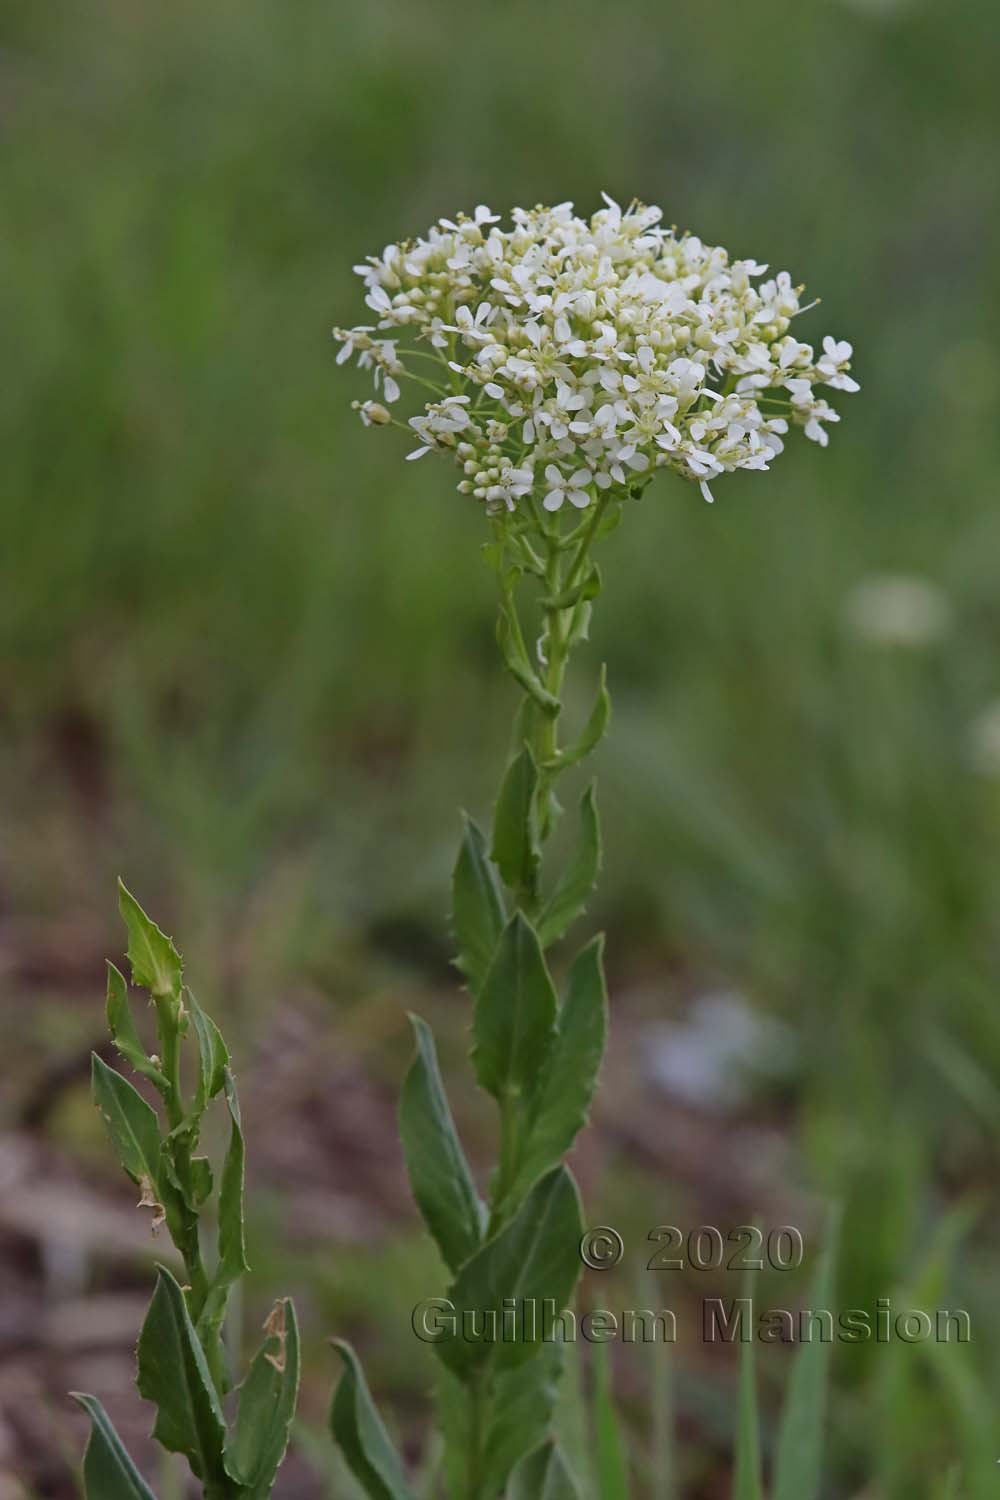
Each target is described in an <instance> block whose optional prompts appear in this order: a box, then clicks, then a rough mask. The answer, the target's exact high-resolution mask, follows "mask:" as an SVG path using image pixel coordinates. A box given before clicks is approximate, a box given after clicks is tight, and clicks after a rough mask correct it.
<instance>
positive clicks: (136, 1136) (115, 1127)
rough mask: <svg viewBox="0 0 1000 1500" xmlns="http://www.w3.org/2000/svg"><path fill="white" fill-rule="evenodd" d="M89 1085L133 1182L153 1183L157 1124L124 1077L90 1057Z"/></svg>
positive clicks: (157, 1158) (157, 1149) (156, 1171)
mask: <svg viewBox="0 0 1000 1500" xmlns="http://www.w3.org/2000/svg"><path fill="white" fill-rule="evenodd" d="M90 1077H91V1087H92V1091H93V1096H94V1103H95V1104H96V1105H97V1108H98V1109H99V1111H100V1113H101V1118H102V1119H103V1121H104V1124H105V1126H106V1128H107V1132H108V1135H109V1136H110V1137H111V1140H112V1142H113V1144H114V1146H115V1148H116V1149H117V1151H118V1156H119V1159H120V1161H121V1164H122V1166H123V1167H124V1168H125V1171H126V1172H127V1173H128V1175H129V1176H130V1177H131V1179H132V1181H133V1182H135V1183H138V1184H139V1185H140V1186H143V1185H144V1183H148V1184H149V1185H150V1186H151V1187H153V1186H155V1185H156V1184H157V1182H158V1180H159V1173H160V1144H161V1143H160V1124H159V1121H158V1120H157V1118H156V1111H155V1110H153V1109H151V1108H150V1106H149V1105H148V1104H147V1103H146V1101H145V1099H144V1098H143V1097H142V1095H141V1094H140V1093H138V1091H137V1090H136V1089H135V1088H133V1086H132V1084H130V1083H129V1081H128V1079H127V1078H123V1077H122V1075H121V1074H120V1073H117V1072H115V1069H114V1068H109V1067H108V1065H107V1063H106V1062H104V1061H102V1059H101V1058H99V1057H98V1055H97V1053H96V1052H95V1053H93V1054H92V1056H91V1073H90Z"/></svg>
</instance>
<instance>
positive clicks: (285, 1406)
mask: <svg viewBox="0 0 1000 1500" xmlns="http://www.w3.org/2000/svg"><path fill="white" fill-rule="evenodd" d="M299 1373H300V1359H299V1329H298V1324H297V1323H296V1320H295V1308H294V1307H293V1305H292V1303H291V1301H290V1300H289V1299H288V1298H283V1299H282V1300H281V1301H280V1302H276V1303H275V1304H274V1307H273V1308H272V1310H271V1314H270V1316H269V1317H268V1320H267V1322H266V1323H265V1324H264V1342H263V1343H262V1344H261V1346H260V1348H259V1349H258V1350H257V1353H256V1354H255V1355H254V1357H253V1362H252V1363H251V1365H250V1369H249V1370H248V1371H247V1375H246V1379H245V1380H244V1381H243V1384H242V1385H241V1386H240V1404H239V1411H238V1413H237V1417H236V1427H235V1430H234V1432H233V1436H232V1439H231V1441H230V1443H229V1446H228V1447H227V1449H226V1468H227V1469H228V1471H229V1473H230V1474H231V1475H232V1477H233V1478H234V1479H235V1480H236V1481H237V1482H238V1483H239V1484H243V1485H246V1487H247V1489H248V1491H249V1494H248V1496H247V1500H267V1496H268V1495H270V1493H271V1489H272V1486H273V1485H274V1479H275V1475H276V1474H277V1472H278V1469H279V1468H280V1466H281V1461H282V1459H283V1458H284V1456H285V1452H286V1449H287V1448H288V1437H289V1433H290V1431H291V1426H292V1420H293V1418H294V1416H295V1405H296V1401H297V1399H298V1393H299Z"/></svg>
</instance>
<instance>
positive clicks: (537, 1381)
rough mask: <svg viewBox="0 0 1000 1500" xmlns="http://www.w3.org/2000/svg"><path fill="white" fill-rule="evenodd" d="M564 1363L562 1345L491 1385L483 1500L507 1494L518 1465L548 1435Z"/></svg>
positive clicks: (543, 1350) (502, 1374)
mask: <svg viewBox="0 0 1000 1500" xmlns="http://www.w3.org/2000/svg"><path fill="white" fill-rule="evenodd" d="M562 1364H563V1346H562V1344H559V1343H549V1344H544V1345H543V1346H542V1348H541V1350H540V1351H539V1354H538V1357H537V1359H532V1360H531V1361H529V1363H528V1364H526V1365H522V1366H519V1367H518V1368H517V1369H514V1370H505V1371H501V1372H500V1373H499V1374H498V1375H497V1376H496V1377H495V1379H494V1380H493V1381H492V1383H491V1387H490V1394H489V1403H488V1407H487V1413H486V1421H485V1424H484V1425H485V1430H486V1434H487V1436H486V1442H485V1444H484V1447H483V1476H484V1478H483V1486H482V1488H483V1494H484V1497H485V1496H490V1495H494V1494H496V1495H499V1494H502V1493H506V1488H505V1487H506V1485H507V1482H508V1479H510V1478H511V1471H512V1470H513V1469H514V1466H515V1465H518V1469H520V1467H521V1464H520V1463H519V1460H523V1459H524V1458H525V1455H527V1454H529V1453H530V1452H531V1450H532V1449H533V1448H535V1447H536V1446H537V1445H538V1444H539V1443H541V1442H544V1440H545V1438H546V1437H547V1436H548V1435H549V1430H550V1427H551V1424H552V1414H553V1411H554V1410H555V1404H556V1397H557V1395H558V1391H559V1378H560V1375H561V1372H562ZM526 1493H531V1492H530V1491H528V1492H526ZM571 1493H572V1492H571Z"/></svg>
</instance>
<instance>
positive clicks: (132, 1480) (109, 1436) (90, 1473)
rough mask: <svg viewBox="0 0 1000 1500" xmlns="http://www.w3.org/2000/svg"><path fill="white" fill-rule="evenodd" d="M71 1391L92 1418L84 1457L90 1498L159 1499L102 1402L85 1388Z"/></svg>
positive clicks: (100, 1499) (86, 1486) (88, 1497)
mask: <svg viewBox="0 0 1000 1500" xmlns="http://www.w3.org/2000/svg"><path fill="white" fill-rule="evenodd" d="M70 1394H71V1395H72V1397H73V1400H74V1401H79V1403H80V1405H81V1406H82V1407H83V1409H84V1411H85V1412H86V1413H87V1415H88V1417H89V1418H90V1440H89V1442H88V1443H87V1451H86V1453H85V1455H84V1459H83V1486H84V1493H85V1495H86V1497H87V1500H156V1496H155V1495H154V1494H153V1491H152V1490H151V1489H150V1488H149V1485H148V1484H147V1483H146V1481H145V1480H144V1479H143V1477H142V1475H141V1474H140V1473H139V1471H138V1469H137V1468H136V1466H135V1464H134V1463H133V1462H132V1460H131V1458H130V1457H129V1455H128V1452H127V1451H126V1449H125V1446H124V1444H123V1443H122V1440H121V1438H120V1437H119V1436H118V1434H117V1432H116V1431H115V1429H114V1427H113V1426H112V1425H111V1420H110V1418H109V1417H108V1414H107V1412H106V1411H105V1410H104V1407H103V1406H102V1405H101V1403H100V1402H99V1401H98V1400H97V1399H96V1397H94V1396H87V1395H84V1393H83V1392H82V1391H71V1392H70Z"/></svg>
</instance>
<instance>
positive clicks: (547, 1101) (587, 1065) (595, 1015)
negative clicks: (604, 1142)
mask: <svg viewBox="0 0 1000 1500" xmlns="http://www.w3.org/2000/svg"><path fill="white" fill-rule="evenodd" d="M603 948H604V939H603V937H596V938H594V939H593V941H592V942H590V943H588V944H587V946H586V948H584V949H583V951H582V952H581V953H580V954H579V956H578V957H577V959H576V962H575V963H574V965H573V967H572V969H571V970H570V973H569V979H568V981H567V985H566V998H565V999H564V1001H563V1003H562V1006H561V1007H560V1010H559V1015H558V1019H557V1025H556V1036H555V1041H554V1042H553V1043H552V1046H551V1048H550V1051H549V1055H548V1061H547V1064H546V1065H544V1066H543V1068H542V1076H541V1082H540V1085H539V1088H538V1091H537V1094H536V1096H535V1099H534V1102H533V1104H532V1107H531V1112H530V1114H529V1118H528V1125H527V1128H526V1131H525V1144H524V1145H523V1146H522V1148H521V1154H520V1161H519V1164H518V1168H517V1172H516V1175H515V1180H514V1184H513V1188H512V1196H513V1197H515V1198H517V1197H519V1196H520V1195H521V1193H522V1192H524V1191H525V1190H526V1189H527V1188H529V1187H530V1186H531V1184H532V1182H534V1181H535V1179H536V1178H537V1177H539V1176H540V1175H541V1173H542V1172H544V1171H546V1169H547V1168H549V1167H551V1166H552V1165H553V1163H555V1162H557V1161H559V1160H560V1159H561V1158H562V1157H563V1156H565V1154H566V1152H567V1151H568V1150H569V1149H570V1147H571V1146H572V1144H573V1142H574V1141H575V1140H576V1137H577V1135H578V1134H579V1132H580V1131H581V1130H582V1128H583V1126H584V1125H585V1124H586V1122H587V1115H588V1111H589V1109H590V1101H591V1099H592V1098H593V1094H594V1088H595V1086H596V1083H597V1074H598V1071H599V1069H600V1066H601V1059H602V1057H603V1056H604V1045H605V1041H606V1039H607V1033H608V997H607V991H606V988H605V984H604V971H603V966H602V962H601V954H602V951H603Z"/></svg>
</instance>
